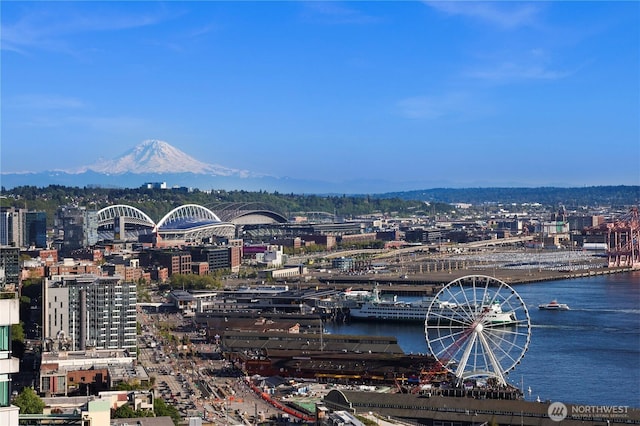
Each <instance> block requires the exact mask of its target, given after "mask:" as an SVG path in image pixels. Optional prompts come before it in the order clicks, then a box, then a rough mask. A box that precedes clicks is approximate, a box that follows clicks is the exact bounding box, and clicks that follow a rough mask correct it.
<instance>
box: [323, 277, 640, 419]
mask: <svg viewBox="0 0 640 426" xmlns="http://www.w3.org/2000/svg"><path fill="white" fill-rule="evenodd" d="M513 287H514V288H515V290H516V291H517V292H518V294H519V295H520V296H521V297H522V299H523V300H524V302H525V304H526V305H527V308H528V310H529V314H530V317H531V343H530V347H529V351H528V352H527V353H526V355H525V357H524V358H523V360H522V362H521V363H520V365H518V366H516V368H515V369H514V370H512V371H511V372H510V373H509V378H508V381H509V382H510V383H512V384H514V385H516V386H518V387H521V383H524V390H525V397H526V399H527V400H535V399H536V398H537V397H539V398H540V399H541V400H543V401H545V400H551V401H561V402H567V403H575V404H588V405H626V406H632V407H640V271H638V272H633V273H624V274H613V275H604V276H597V277H590V278H578V279H572V280H561V281H548V282H542V283H534V284H518V285H514V286H513ZM554 299H555V300H558V302H560V303H566V304H568V305H569V306H570V308H571V310H569V311H543V310H539V309H538V305H539V304H541V303H548V302H550V301H551V300H554ZM326 328H327V331H328V332H330V333H333V334H361V335H377V336H396V337H397V339H398V343H399V344H400V346H401V347H402V349H403V350H404V351H405V352H406V353H427V343H426V340H425V333H424V325H422V324H418V323H413V324H408V323H389V322H382V321H381V322H353V323H351V324H331V323H329V324H327V325H326ZM529 387H530V388H531V394H530V395H529V393H528V392H527V390H528V388H529Z"/></svg>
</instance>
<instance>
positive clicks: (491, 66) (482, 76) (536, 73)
mask: <svg viewBox="0 0 640 426" xmlns="http://www.w3.org/2000/svg"><path fill="white" fill-rule="evenodd" d="M484 62H485V63H484V64H481V65H476V66H474V67H473V68H472V69H468V70H467V71H466V72H464V73H463V74H464V75H465V76H466V77H470V78H473V79H479V80H486V81H490V82H494V83H512V82H517V81H522V80H559V79H562V78H566V77H568V76H570V75H572V74H574V73H575V72H576V70H566V69H558V67H557V66H555V65H554V63H553V62H554V59H553V57H552V55H551V54H550V53H549V52H548V51H546V50H545V49H542V48H539V47H535V48H532V49H529V50H527V51H523V52H507V53H505V52H500V53H495V52H494V53H493V54H492V55H491V57H488V58H485V60H484Z"/></svg>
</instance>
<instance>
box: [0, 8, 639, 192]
mask: <svg viewBox="0 0 640 426" xmlns="http://www.w3.org/2000/svg"><path fill="white" fill-rule="evenodd" d="M1 7H2V15H1V19H2V22H1V23H2V32H1V47H2V51H1V54H2V88H3V90H2V94H1V98H2V99H1V100H2V103H1V104H2V107H1V112H2V130H1V137H2V151H1V158H0V166H1V169H2V173H14V172H23V171H33V172H39V171H44V170H73V169H77V168H78V167H81V166H86V165H88V164H93V163H95V162H96V161H97V160H99V159H101V158H102V159H111V158H116V157H118V156H119V155H122V154H123V153H124V152H126V151H128V150H130V149H131V148H133V147H134V146H136V145H138V144H139V143H140V142H142V141H143V140H147V139H159V140H164V141H167V142H169V143H170V144H171V145H173V146H175V147H176V148H178V149H180V150H182V151H184V152H186V153H188V154H189V155H191V156H193V157H195V158H197V159H198V160H200V161H202V162H204V163H208V164H219V165H222V166H225V167H229V168H233V169H241V170H248V171H250V172H252V173H255V174H261V175H268V176H277V177H280V178H285V177H288V178H293V179H316V180H324V181H328V182H333V183H338V184H340V183H342V182H344V183H345V191H347V192H348V185H349V184H348V183H349V182H353V181H358V180H363V181H386V182H391V183H394V184H395V185H396V187H397V188H398V189H400V188H402V189H404V190H411V189H418V188H427V187H433V186H436V185H437V186H450V187H473V186H585V185H618V184H621V185H637V184H639V183H640V144H639V143H638V142H639V141H640V68H639V67H638V63H639V54H640V32H639V28H640V25H638V24H639V23H640V22H639V21H640V13H639V12H640V3H637V2H535V3H534V2H530V3H525V2H470V3H461V2H454V1H441V2H430V1H425V2H337V1H329V2H315V1H314V2H217V1H211V2H166V3H156V2H122V3H121V2H116V3H111V2H4V3H3V4H2V6H1Z"/></svg>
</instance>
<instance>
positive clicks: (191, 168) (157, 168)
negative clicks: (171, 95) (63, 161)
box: [80, 139, 251, 177]
mask: <svg viewBox="0 0 640 426" xmlns="http://www.w3.org/2000/svg"><path fill="white" fill-rule="evenodd" d="M89 170H90V171H94V172H96V173H104V174H123V173H134V174H143V173H196V174H208V175H216V176H237V177H248V176H250V175H251V173H249V172H248V171H247V170H238V169H231V168H229V167H224V166H220V165H217V164H207V163H203V162H202V161H198V160H196V159H195V158H193V157H191V156H190V155H188V154H186V153H184V152H183V151H180V150H179V149H177V148H175V147H174V146H172V145H170V144H168V143H167V142H164V141H159V140H154V139H151V140H146V141H144V142H142V143H140V144H139V145H137V146H135V147H134V148H132V149H131V150H129V151H127V152H125V153H124V154H122V155H121V156H119V157H117V158H114V159H112V160H102V161H98V162H96V163H94V164H92V165H89V166H85V167H83V168H82V169H81V170H80V172H85V171H89Z"/></svg>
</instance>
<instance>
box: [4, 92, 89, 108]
mask: <svg viewBox="0 0 640 426" xmlns="http://www.w3.org/2000/svg"><path fill="white" fill-rule="evenodd" d="M3 103H4V106H5V108H11V109H14V108H15V109H34V110H38V109H46V110H59V109H78V108H84V107H85V106H86V105H85V103H84V102H83V101H82V100H81V99H78V98H73V97H68V96H59V95H46V94H28V95H18V96H14V97H11V98H8V99H5V100H4V101H3Z"/></svg>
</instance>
